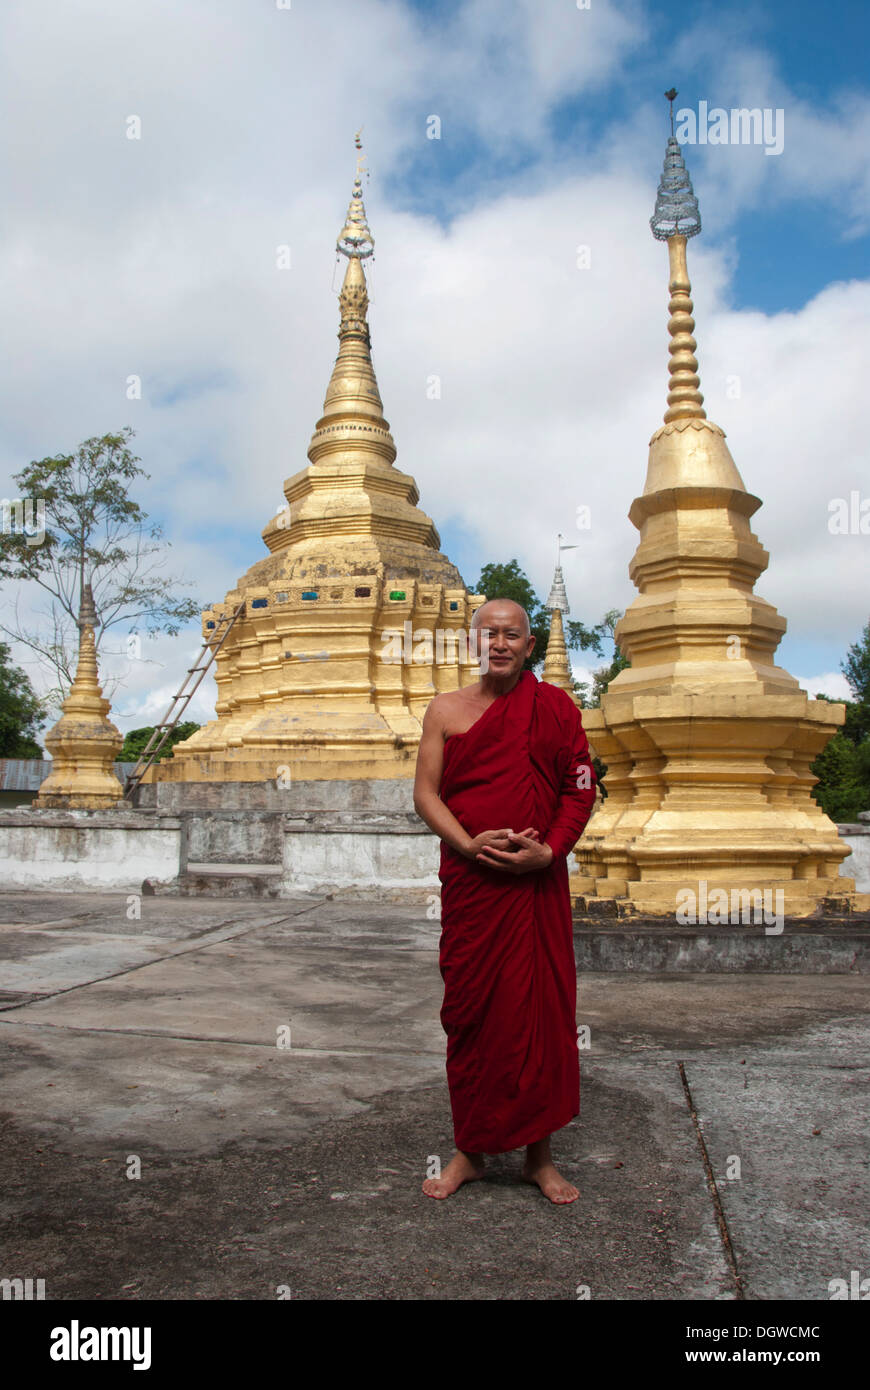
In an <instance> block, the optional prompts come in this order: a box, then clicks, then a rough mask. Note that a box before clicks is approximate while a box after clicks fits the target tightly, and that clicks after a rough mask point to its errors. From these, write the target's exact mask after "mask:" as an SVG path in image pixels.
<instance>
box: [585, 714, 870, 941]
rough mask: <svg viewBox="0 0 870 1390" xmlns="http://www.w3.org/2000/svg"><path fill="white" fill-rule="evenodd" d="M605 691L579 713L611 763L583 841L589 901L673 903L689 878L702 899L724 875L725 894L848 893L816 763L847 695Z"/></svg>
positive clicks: (670, 911) (810, 896)
mask: <svg viewBox="0 0 870 1390" xmlns="http://www.w3.org/2000/svg"><path fill="white" fill-rule="evenodd" d="M603 703H604V705H605V708H604V709H602V710H585V711H584V714H583V722H584V726H585V728H586V730H587V733H588V735H589V740H590V743H591V744H592V747H593V749H594V750H595V752H596V753H597V754H598V755H599V756H600V757H601V758H602V760H603V761H604V762H605V763H606V764H607V768H608V771H607V777H606V786H607V792H608V795H607V797H606V798H605V800H604V801H603V802H602V804H601V805H600V806H599V808H598V810H597V811H596V813H595V815H594V816H593V818H592V820H591V821H590V823H589V825H588V826H587V828H586V832H585V834H584V836H583V839H582V840H581V841H580V843H579V845H578V846H577V848H576V849H575V851H574V854H575V858H576V859H577V861H578V864H579V865H580V876H579V877H575V878H574V879H572V889H573V891H574V892H575V894H578V895H579V896H580V898H581V900H582V906H584V907H586V908H589V907H591V906H593V904H594V903H595V902H596V901H597V902H599V903H603V902H607V901H613V900H619V899H622V900H624V902H625V903H626V905H628V906H630V908H631V909H632V910H634V911H636V912H639V913H647V914H654V915H657V914H662V915H669V916H673V915H674V913H675V911H676V910H677V909H678V907H680V905H681V904H683V903H684V902H685V896H684V890H685V889H691V890H692V891H693V892H694V893H695V894H696V897H697V900H698V902H699V903H701V902H703V901H705V900H709V899H710V895H711V894H712V893H713V891H714V890H715V889H725V890H726V892H727V893H728V895H729V908H730V906H731V894H732V893H734V892H737V893H738V894H744V893H750V894H754V895H758V894H760V895H762V899H763V898H764V894H767V895H768V898H767V901H768V902H772V903H773V904H774V905H780V906H781V908H782V910H783V911H784V912H785V913H786V914H788V915H790V916H798V917H800V916H806V915H807V914H809V913H811V912H813V911H815V910H816V909H817V908H818V907H819V906H820V905H821V904H822V903H823V902H825V901H830V900H836V901H837V903H838V904H839V905H840V906H844V905H846V904H847V902H848V900H849V899H850V896H852V895H854V889H855V884H854V881H853V880H852V879H851V878H847V877H845V876H843V875H842V874H841V872H840V868H841V865H842V863H843V861H844V860H845V859H846V857H847V855H848V854H849V848H848V846H847V845H846V844H844V842H843V840H842V839H841V838H840V836H839V834H838V832H837V827H836V826H835V825H834V824H833V823H832V822H831V821H830V820H829V818H828V817H827V816H826V815H824V813H823V812H822V811H821V809H820V808H819V807H818V805H817V804H816V802H815V801H814V799H813V798H812V796H811V795H810V789H811V787H812V786H813V784H814V782H815V778H814V777H813V775H812V774H811V773H810V771H809V764H810V763H811V762H812V760H813V759H814V758H815V757H816V756H817V754H818V752H819V751H820V749H821V748H823V747H824V745H825V744H826V743H827V741H828V739H829V738H830V737H831V734H832V733H833V731H834V729H835V728H836V727H837V725H838V724H841V723H842V722H843V716H844V711H843V707H842V706H840V705H834V706H831V705H830V704H827V703H826V702H824V701H820V700H810V699H808V698H807V696H806V695H805V694H804V693H803V692H798V693H797V694H795V695H747V694H740V695H738V694H735V695H727V694H722V695H667V694H665V695H654V694H649V695H634V696H632V695H628V696H621V697H620V696H618V695H616V694H613V695H612V696H609V697H605V701H604V702H603ZM779 893H781V895H782V896H781V897H779V898H778V897H777V896H776V895H777V894H779ZM770 895H773V896H770ZM752 901H753V903H754V902H755V901H757V899H756V898H753V899H752ZM742 902H743V900H742V899H738V906H741V907H742ZM861 905H862V906H866V904H863V903H862V904H861Z"/></svg>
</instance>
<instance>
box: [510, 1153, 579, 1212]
mask: <svg viewBox="0 0 870 1390" xmlns="http://www.w3.org/2000/svg"><path fill="white" fill-rule="evenodd" d="M523 1177H524V1178H525V1180H526V1182H534V1183H537V1184H538V1187H539V1188H540V1189H541V1191H542V1192H543V1194H544V1196H545V1197H549V1199H550V1201H551V1202H557V1203H558V1204H559V1205H561V1206H565V1205H566V1204H567V1203H568V1202H575V1201H576V1200H577V1198H578V1197H579V1196H580V1193H579V1191H578V1190H577V1188H576V1187H575V1186H574V1184H573V1183H570V1182H569V1181H568V1179H567V1178H563V1177H562V1174H561V1173H560V1172H559V1170H558V1168H557V1167H556V1165H555V1163H552V1162H545V1163H538V1164H533V1163H530V1162H529V1161H528V1159H527V1160H526V1162H525V1163H524V1164H523Z"/></svg>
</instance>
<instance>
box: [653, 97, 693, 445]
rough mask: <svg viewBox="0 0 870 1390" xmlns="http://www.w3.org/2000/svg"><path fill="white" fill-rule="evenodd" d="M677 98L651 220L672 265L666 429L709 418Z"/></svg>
mask: <svg viewBox="0 0 870 1390" xmlns="http://www.w3.org/2000/svg"><path fill="white" fill-rule="evenodd" d="M676 95H677V93H676V91H675V89H674V88H673V87H672V88H671V89H670V91H669V92H665V96H666V97H667V99H668V101H669V102H670V106H671V133H670V136H669V138H668V144H667V149H666V151H665V162H664V168H663V170H662V176H661V179H660V181H659V187H658V195H657V197H656V206H655V212H654V213H653V215H652V217H651V218H650V226H651V227H652V232H653V236H654V237H655V238H656V240H658V241H667V243H668V260H669V263H670V280H669V284H668V289H669V291H670V296H671V299H670V304H669V306H668V307H669V310H670V315H671V316H670V319H669V321H668V332H669V333H670V335H671V344H670V366H669V371H670V390H669V391H668V409H667V410H666V411H665V424H669V423H670V421H671V420H685V419H693V418H694V419H697V420H705V419H706V418H707V412H706V411H705V410H704V408H703V400H704V397H703V396H702V395H701V392H700V391H699V390H698V387H699V386H700V384H701V381H700V377H699V376H698V359H697V357H696V356H695V350H696V348H697V346H698V344H697V343H696V342H695V339H694V336H693V335H694V332H695V320H694V319H693V318H692V308H693V305H692V286H691V284H690V282H689V272H688V269H687V266H686V241H687V239H688V238H689V237H690V236H697V235H698V233H699V232H700V230H701V214H700V212H699V210H698V200H697V198H696V197H695V194H694V190H693V189H692V180H691V179H690V178H689V171H688V170H687V168H686V165H685V162H684V160H683V155H682V151H681V150H680V144H679V141H678V140H677V138H676V136H675V135H674V98H675V97H676Z"/></svg>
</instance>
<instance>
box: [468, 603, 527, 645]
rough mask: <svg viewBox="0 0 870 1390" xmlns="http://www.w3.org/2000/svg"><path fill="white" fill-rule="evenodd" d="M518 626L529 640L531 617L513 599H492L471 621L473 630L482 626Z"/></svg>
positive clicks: (478, 610) (484, 604)
mask: <svg viewBox="0 0 870 1390" xmlns="http://www.w3.org/2000/svg"><path fill="white" fill-rule="evenodd" d="M508 625H510V626H517V627H519V628H521V630H522V633H523V636H524V637H526V638H529V637H530V636H531V635H532V629H531V625H530V623H529V615H528V613H527V612H526V610H525V608H522V607H521V606H520V605H519V604H518V603H515V602H514V600H513V599H512V598H491V599H488V600H487V601H486V603H482V604H481V605H480V607H479V608H478V609H477V612H476V613H475V614H474V617H473V618H472V619H471V626H472V628H479V627H482V626H486V627H489V626H497V627H506V626H508Z"/></svg>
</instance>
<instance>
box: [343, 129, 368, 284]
mask: <svg viewBox="0 0 870 1390" xmlns="http://www.w3.org/2000/svg"><path fill="white" fill-rule="evenodd" d="M361 135H362V126H360V129H359V130H358V131H357V133H356V135H355V136H354V144H355V145H356V148H357V157H356V177H355V179H354V181H353V192H352V193H351V195H350V207H349V208H348V210H347V218H346V219H345V223H344V226H343V227H342V229H341V231H340V232H339V234H338V241H337V242H336V243H335V249H336V251H340V252H341V254H342V255H343V256H347V257H348V259H350V258H351V257H354V258H355V259H357V260H363V259H364V258H365V257H366V256H370V255H371V254H372V252H373V251H374V249H375V239H374V237H373V236H372V234H371V232H370V231H369V224H368V222H367V221H366V210H365V208H364V207H363V196H362V176H363V174H367V173H368V170H367V169H366V166H365V163H364V158H363V153H362V140H361V139H360V136H361Z"/></svg>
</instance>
